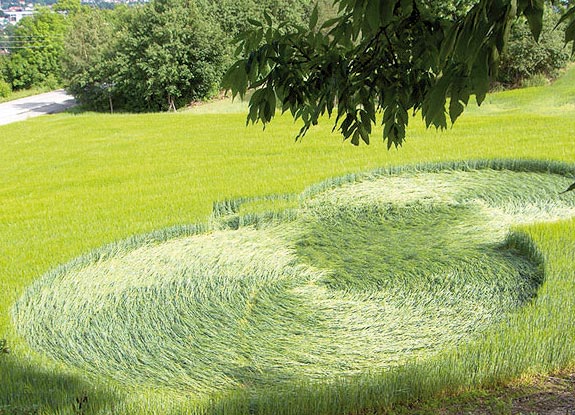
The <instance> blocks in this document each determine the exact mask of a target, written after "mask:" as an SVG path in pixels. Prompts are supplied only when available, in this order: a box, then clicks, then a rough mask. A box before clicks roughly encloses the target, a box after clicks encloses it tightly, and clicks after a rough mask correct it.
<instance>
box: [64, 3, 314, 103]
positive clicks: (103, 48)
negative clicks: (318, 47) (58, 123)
mask: <svg viewBox="0 0 575 415" xmlns="http://www.w3.org/2000/svg"><path fill="white" fill-rule="evenodd" d="M306 5H307V6H306ZM306 7H307V8H306ZM309 9H310V7H309V0H282V1H272V0H266V1H264V2H263V3H261V2H256V1H255V0H241V1H233V2H232V1H228V0H215V1H211V0H210V1H207V0H152V1H151V2H150V3H148V4H146V5H145V6H141V7H135V8H129V9H127V8H124V9H122V8H119V9H116V10H114V11H113V12H112V13H104V12H103V11H99V10H83V11H81V12H78V13H76V15H74V17H73V18H72V29H71V31H70V35H69V36H68V38H67V40H66V52H65V54H64V67H65V78H66V81H67V83H68V85H69V87H68V88H69V90H70V91H71V92H72V93H73V94H74V96H75V97H76V98H77V99H78V100H79V101H80V102H81V103H83V104H85V105H86V106H87V107H89V108H91V109H96V110H105V109H107V108H111V107H112V105H113V107H114V108H115V109H121V110H127V111H158V110H168V109H171V110H174V109H176V108H178V107H180V106H183V105H185V104H187V103H189V102H190V101H194V100H201V99H204V98H206V97H208V96H210V95H212V94H215V93H216V92H217V91H218V89H219V86H220V81H221V77H222V75H223V73H224V71H225V69H226V67H227V66H228V65H229V63H230V61H231V51H232V36H233V35H234V34H236V33H237V32H238V31H239V30H242V29H243V28H245V27H246V24H247V23H246V22H247V20H248V18H251V17H250V16H255V17H257V16H260V15H262V13H263V11H262V10H268V11H269V12H270V13H271V14H272V15H273V16H274V18H275V19H276V20H277V21H278V22H282V23H285V22H292V23H298V24H301V22H302V21H303V20H304V19H305V15H306V13H308V11H309ZM308 14H309V13H308Z"/></svg>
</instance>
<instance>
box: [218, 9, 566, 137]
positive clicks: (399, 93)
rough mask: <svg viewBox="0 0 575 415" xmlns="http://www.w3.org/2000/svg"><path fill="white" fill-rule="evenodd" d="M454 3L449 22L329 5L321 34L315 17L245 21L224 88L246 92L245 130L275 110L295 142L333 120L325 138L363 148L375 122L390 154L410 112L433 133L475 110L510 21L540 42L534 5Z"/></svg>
mask: <svg viewBox="0 0 575 415" xmlns="http://www.w3.org/2000/svg"><path fill="white" fill-rule="evenodd" d="M464 3H465V4H464V6H465V7H464V10H466V11H467V13H465V14H463V13H459V14H458V13H450V12H449V10H447V9H442V8H438V7H437V4H436V3H435V2H429V1H423V0H377V1H375V0H335V5H337V7H338V12H339V14H338V16H337V17H336V18H334V19H331V20H329V21H327V22H325V23H324V24H322V25H318V24H317V15H318V13H317V10H316V11H314V12H313V14H312V17H311V19H310V20H311V21H310V24H309V25H308V26H294V27H291V28H287V29H286V27H285V26H279V25H277V24H274V22H273V21H271V19H267V20H266V21H265V22H253V27H252V29H251V30H249V31H248V32H246V33H244V34H243V35H241V36H240V37H239V38H238V50H237V52H238V54H239V56H240V58H239V59H238V60H237V61H236V62H235V63H234V64H233V65H232V67H231V68H230V70H229V71H228V72H227V74H226V76H225V78H224V86H225V87H226V88H228V89H230V90H231V91H232V94H233V95H234V96H237V95H239V96H244V94H245V93H246V91H247V90H248V89H255V90H256V92H255V93H254V94H253V95H252V96H251V99H250V112H249V115H248V122H258V121H261V122H263V123H264V125H265V124H266V123H268V122H269V121H271V120H272V118H273V117H274V114H275V109H276V106H278V107H279V108H280V109H281V111H282V112H285V111H289V112H290V113H291V114H292V115H293V116H294V118H295V119H301V121H302V122H303V127H302V128H301V130H300V134H299V135H298V137H301V136H302V135H303V134H305V133H306V132H307V131H308V129H309V128H310V127H311V126H312V125H315V124H317V123H318V121H319V119H320V118H321V117H322V116H324V115H325V114H327V115H328V116H331V115H334V116H335V123H334V129H338V130H339V131H340V132H341V133H342V135H343V137H344V139H349V140H350V141H351V142H352V143H353V144H356V145H357V144H359V143H360V142H362V141H363V142H365V143H369V141H370V135H371V132H372V128H373V127H374V126H375V125H377V124H378V123H380V124H381V125H382V130H383V140H384V141H386V142H387V145H388V147H391V146H396V147H397V146H399V145H401V144H402V142H403V141H404V139H405V131H406V127H407V125H408V122H409V118H410V115H409V114H410V113H418V112H420V113H421V115H422V117H423V119H424V120H425V123H426V125H427V126H428V127H429V126H434V127H436V128H441V129H443V128H446V127H447V125H448V120H449V121H450V122H451V123H453V122H455V120H457V118H458V117H459V116H460V115H461V113H462V112H463V110H464V108H465V106H466V105H467V104H468V103H469V100H470V97H471V96H475V99H476V101H477V103H478V104H481V102H482V101H483V99H484V98H485V95H486V93H487V91H488V89H489V86H490V81H491V80H492V79H493V78H494V77H495V76H496V74H497V70H498V66H499V62H500V57H501V55H502V53H503V51H504V49H505V46H506V43H507V39H508V36H509V31H510V29H511V25H512V23H513V21H514V20H515V19H516V17H517V16H524V18H525V19H526V22H527V24H528V25H529V30H530V32H531V34H532V35H533V36H534V38H535V39H538V38H539V36H540V34H541V31H542V28H543V11H544V1H543V0H481V1H478V2H473V1H469V2H464ZM571 16H572V14H571ZM567 33H568V37H567V40H569V39H571V38H572V37H573V36H575V33H573V34H571V32H569V29H568V31H567Z"/></svg>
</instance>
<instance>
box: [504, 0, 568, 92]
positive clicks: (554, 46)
mask: <svg viewBox="0 0 575 415" xmlns="http://www.w3.org/2000/svg"><path fill="white" fill-rule="evenodd" d="M558 20H559V15H558V14H557V13H556V12H554V11H553V10H550V8H546V11H545V16H544V21H543V31H542V33H541V38H540V39H539V42H536V41H535V40H534V39H533V36H532V35H531V31H530V29H529V25H528V23H527V21H526V19H525V18H520V19H518V20H517V22H516V23H515V24H514V25H513V27H512V29H511V33H510V38H509V46H508V49H507V51H506V52H505V53H504V54H503V56H502V57H501V66H500V68H499V75H498V81H499V82H500V83H502V84H503V85H504V86H506V87H517V86H521V85H522V83H523V81H525V80H527V79H530V78H532V77H533V76H535V75H540V74H541V75H543V76H544V77H545V78H548V79H549V78H554V77H555V76H556V75H557V73H558V71H559V70H560V69H562V68H564V67H565V66H566V65H567V63H568V62H569V51H568V50H567V48H565V44H564V39H563V36H564V35H563V33H564V31H562V30H559V29H555V25H556V24H557V21H558ZM539 81H541V78H539Z"/></svg>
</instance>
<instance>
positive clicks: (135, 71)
mask: <svg viewBox="0 0 575 415" xmlns="http://www.w3.org/2000/svg"><path fill="white" fill-rule="evenodd" d="M417 1H419V2H421V3H422V4H425V5H426V9H427V10H429V11H430V12H431V13H434V14H436V15H438V16H442V17H443V18H451V19H457V18H460V17H464V16H465V14H466V13H467V12H468V11H469V10H470V8H471V7H472V6H473V5H474V4H475V3H477V0H449V1H443V2H437V1H433V0H417ZM314 6H315V2H314V1H313V0H262V1H256V0H152V1H150V2H149V3H147V4H145V5H141V6H136V7H125V6H120V7H116V8H115V9H114V10H101V9H96V8H91V7H88V6H80V2H79V0H60V1H59V2H58V3H56V5H55V6H54V7H53V8H52V9H48V8H40V9H39V10H38V12H37V13H36V14H35V15H34V16H33V17H27V18H24V19H22V20H21V21H20V22H19V23H18V25H17V26H16V27H14V28H12V29H11V30H10V31H9V32H8V33H4V35H3V37H0V49H1V48H2V47H4V48H5V49H7V50H8V51H9V52H10V53H9V54H8V55H3V56H0V95H3V94H7V93H8V92H9V91H10V90H18V89H26V88H32V87H40V86H44V87H49V88H55V87H57V86H62V85H63V86H65V87H66V88H67V89H68V90H69V91H70V92H71V93H72V94H73V95H74V96H75V97H76V98H77V99H78V100H79V101H80V102H81V103H82V104H84V105H85V106H86V107H87V108H89V109H94V110H101V111H108V110H122V111H162V110H170V109H172V110H173V109H177V108H179V107H181V106H184V105H186V104H187V103H189V102H190V101H194V100H201V99H205V98H207V97H210V96H213V95H214V94H216V93H217V92H218V90H219V88H220V82H221V78H222V76H223V74H224V72H225V70H226V69H227V67H228V66H229V65H230V64H231V62H232V59H233V54H234V49H235V47H234V38H235V37H236V36H237V35H238V34H239V33H241V32H243V31H245V30H246V29H248V28H249V27H251V26H252V23H254V22H257V21H260V22H261V21H265V20H266V16H268V17H269V18H271V19H272V20H273V21H274V24H275V25H276V26H277V27H280V28H283V30H286V31H289V30H290V27H291V28H293V27H297V26H304V27H307V25H308V24H309V20H310V17H311V16H312V14H313V13H312V10H313V8H314ZM318 9H319V15H318V19H319V20H320V21H325V20H328V19H330V18H333V17H335V15H336V14H337V5H335V6H334V5H333V3H332V1H331V0H321V1H320V2H319V5H318ZM560 12H561V10H560V6H557V5H556V6H555V7H547V8H546V14H545V19H544V27H543V31H542V36H541V38H540V40H539V42H535V41H534V40H533V37H532V35H531V32H530V29H529V25H528V22H527V21H526V19H525V18H518V19H517V20H516V21H515V23H514V25H513V27H512V30H511V33H510V41H509V45H508V48H507V52H506V53H505V55H504V56H503V57H502V58H501V68H500V72H499V75H498V81H499V82H500V83H502V84H503V85H505V86H518V85H521V84H522V83H525V82H528V81H530V80H532V79H533V77H536V75H539V74H542V75H543V79H544V78H551V77H553V76H554V75H555V74H556V72H557V71H558V70H559V69H560V68H562V67H564V66H565V65H566V64H567V62H568V60H569V51H568V50H567V49H565V47H564V43H563V33H562V32H561V31H560V30H553V29H554V26H555V25H556V23H557V21H558V19H559V16H560Z"/></svg>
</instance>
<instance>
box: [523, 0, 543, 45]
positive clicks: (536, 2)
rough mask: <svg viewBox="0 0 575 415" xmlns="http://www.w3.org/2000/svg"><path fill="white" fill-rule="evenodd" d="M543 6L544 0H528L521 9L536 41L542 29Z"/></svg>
mask: <svg viewBox="0 0 575 415" xmlns="http://www.w3.org/2000/svg"><path fill="white" fill-rule="evenodd" d="M544 7H545V4H544V0H530V1H529V2H528V4H527V7H526V8H525V10H524V11H523V15H524V16H525V17H526V18H527V22H528V23H529V28H530V29H531V33H532V34H533V37H534V38H535V40H536V41H539V36H540V35H541V31H542V30H543V9H544Z"/></svg>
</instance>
